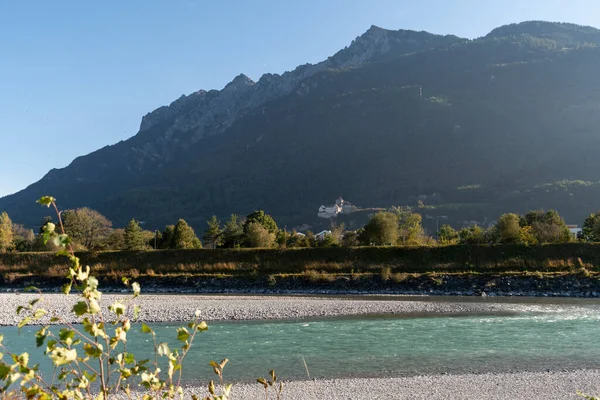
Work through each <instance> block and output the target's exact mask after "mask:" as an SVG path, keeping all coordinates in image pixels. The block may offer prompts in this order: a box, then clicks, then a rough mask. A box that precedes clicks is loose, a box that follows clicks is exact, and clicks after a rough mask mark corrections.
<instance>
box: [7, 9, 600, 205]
mask: <svg viewBox="0 0 600 400" xmlns="http://www.w3.org/2000/svg"><path fill="white" fill-rule="evenodd" d="M532 19H539V20H550V21H563V22H574V23H578V24H582V25H592V26H595V27H599V26H600V1H599V0H419V1H417V0H302V1H288V0H235V1H233V0H218V1H212V0H210V1H209V0H206V1H201V0H197V1H192V0H126V1H124V0H101V1H83V0H71V1H67V0H53V1H46V0H38V1H29V0H0V154H1V155H2V164H1V167H0V196H3V195H7V194H10V193H13V192H15V191H18V190H20V189H23V188H24V187H26V186H27V185H29V184H31V183H33V182H34V181H37V180H38V179H40V178H41V177H42V176H43V175H44V174H45V173H46V172H47V171H48V170H49V169H50V168H58V167H64V166H66V165H68V164H69V163H70V162H71V161H72V160H73V159H74V158H75V157H77V156H80V155H83V154H87V153H89V152H91V151H93V150H96V149H98V148H100V147H103V146H105V145H108V144H113V143H116V142H118V141H120V140H123V139H126V138H128V137H131V136H133V135H134V134H135V133H136V132H137V129H138V127H139V123H140V119H141V117H142V116H143V115H144V114H146V113H147V112H149V111H151V110H153V109H155V108H157V107H159V106H161V105H166V104H169V103H170V102H171V101H173V100H175V99H176V98H177V97H179V96H180V95H181V94H184V93H185V94H188V93H190V92H193V91H196V90H198V89H220V88H222V87H223V86H224V85H225V84H226V83H227V82H228V81H230V80H231V79H232V78H233V77H234V76H236V75H237V74H239V73H245V74H246V75H248V76H250V77H251V78H252V79H255V80H256V79H258V78H259V77H260V75H261V74H263V73H265V72H277V73H281V72H283V71H286V70H290V69H293V68H294V67H296V66H297V65H299V64H303V63H306V62H312V63H314V62H318V61H321V60H323V59H325V58H326V57H327V56H329V55H332V54H333V53H335V52H336V51H337V50H339V49H341V48H343V47H344V46H346V45H348V44H349V43H350V42H351V41H352V39H354V38H355V37H356V36H358V35H360V34H362V33H363V32H364V31H366V30H367V29H368V28H369V26H370V25H372V24H374V25H378V26H381V27H383V28H388V29H400V28H403V29H414V30H426V31H429V32H433V33H453V34H456V35H459V36H463V37H468V38H473V37H478V36H483V35H485V34H486V33H487V32H489V31H490V30H491V29H493V28H495V27H497V26H500V25H503V24H507V23H511V22H520V21H524V20H532Z"/></svg>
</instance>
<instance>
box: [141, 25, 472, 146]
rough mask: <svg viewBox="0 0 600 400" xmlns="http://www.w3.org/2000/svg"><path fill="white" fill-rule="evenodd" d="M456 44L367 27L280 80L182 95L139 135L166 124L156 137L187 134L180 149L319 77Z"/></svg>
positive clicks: (238, 81)
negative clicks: (336, 49) (334, 50)
mask: <svg viewBox="0 0 600 400" xmlns="http://www.w3.org/2000/svg"><path fill="white" fill-rule="evenodd" d="M459 41H462V39H460V38H458V37H456V36H451V35H448V36H440V35H433V34H430V33H427V32H413V31H406V30H399V31H390V30H386V29H382V28H379V27H376V26H371V28H370V29H369V30H368V31H367V32H366V33H364V34H363V35H361V36H359V37H357V38H356V39H355V40H354V41H352V43H351V44H350V46H348V47H346V48H344V49H342V50H340V51H339V52H337V53H336V54H335V55H333V56H332V57H329V58H328V59H327V60H325V61H322V62H320V63H318V64H305V65H302V66H299V67H297V68H296V69H295V70H294V71H291V72H286V73H284V74H282V75H279V74H265V75H263V76H262V77H261V78H260V79H259V81H258V82H254V81H253V80H252V79H250V78H248V77H247V76H246V75H244V74H240V75H238V76H237V77H236V78H235V79H234V80H233V81H231V82H230V83H229V84H227V86H225V87H224V88H223V89H222V90H220V91H216V90H211V91H209V92H206V91H204V90H200V91H198V92H195V93H192V94H190V95H189V96H185V95H183V96H181V97H180V98H179V99H177V100H175V101H174V102H173V103H171V104H170V105H169V106H165V107H160V108H158V109H156V110H154V111H152V112H151V113H148V114H147V115H145V116H144V117H143V118H142V122H141V124H140V134H143V132H145V131H147V130H149V129H151V128H152V127H153V126H156V125H157V124H159V123H163V122H167V123H168V124H170V126H169V127H168V128H167V129H166V130H165V131H164V134H162V135H161V139H166V140H177V139H180V140H181V138H178V136H177V134H178V133H181V132H186V133H188V134H187V135H185V136H186V138H185V140H183V141H182V142H181V143H179V145H180V146H184V147H185V146H187V145H189V144H191V143H195V142H197V141H199V140H200V139H202V138H204V137H207V136H211V135H215V134H218V133H221V132H223V131H224V130H225V129H227V128H229V127H230V126H231V125H232V124H233V122H234V121H235V120H236V119H237V118H238V117H240V116H241V115H243V114H244V113H245V111H247V110H249V109H254V108H256V107H259V106H261V105H263V104H265V103H267V102H269V101H271V100H274V99H277V98H279V97H282V96H285V95H287V94H290V93H291V92H293V91H294V90H297V89H300V90H302V89H303V85H302V82H303V81H304V80H305V79H306V78H309V77H311V76H313V75H314V74H316V73H318V72H321V71H325V70H328V69H339V68H352V67H358V66H361V65H364V64H366V63H370V62H373V61H376V60H377V59H378V58H379V57H381V56H383V55H386V54H389V53H392V52H393V53H394V54H396V55H398V56H399V55H402V54H405V53H412V52H416V51H421V50H426V49H429V48H434V47H438V46H445V45H448V44H451V43H454V42H459ZM159 141H160V139H159Z"/></svg>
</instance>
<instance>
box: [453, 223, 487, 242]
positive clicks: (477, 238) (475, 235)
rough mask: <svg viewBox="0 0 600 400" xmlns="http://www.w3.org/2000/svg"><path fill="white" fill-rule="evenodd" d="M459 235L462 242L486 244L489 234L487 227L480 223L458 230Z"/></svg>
mask: <svg viewBox="0 0 600 400" xmlns="http://www.w3.org/2000/svg"><path fill="white" fill-rule="evenodd" d="M458 237H459V240H460V243H462V244H486V243H488V235H487V232H486V231H485V229H483V228H482V227H480V226H479V225H471V226H469V227H468V228H462V229H461V230H460V231H458Z"/></svg>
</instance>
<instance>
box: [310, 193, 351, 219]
mask: <svg viewBox="0 0 600 400" xmlns="http://www.w3.org/2000/svg"><path fill="white" fill-rule="evenodd" d="M356 211H358V207H356V206H355V205H354V204H352V203H350V202H349V201H346V200H344V199H342V198H341V197H338V198H337V200H336V201H335V204H332V205H330V206H321V207H319V213H318V214H317V216H319V217H320V218H333V217H336V216H337V215H338V214H351V213H353V212H356Z"/></svg>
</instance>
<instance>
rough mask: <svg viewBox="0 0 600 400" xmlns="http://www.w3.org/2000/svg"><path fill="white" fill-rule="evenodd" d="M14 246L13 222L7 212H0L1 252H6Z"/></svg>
mask: <svg viewBox="0 0 600 400" xmlns="http://www.w3.org/2000/svg"><path fill="white" fill-rule="evenodd" d="M12 247H13V224H12V221H11V220H10V218H9V216H8V213H7V212H2V214H0V253H6V252H7V251H9V250H10V249H12Z"/></svg>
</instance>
